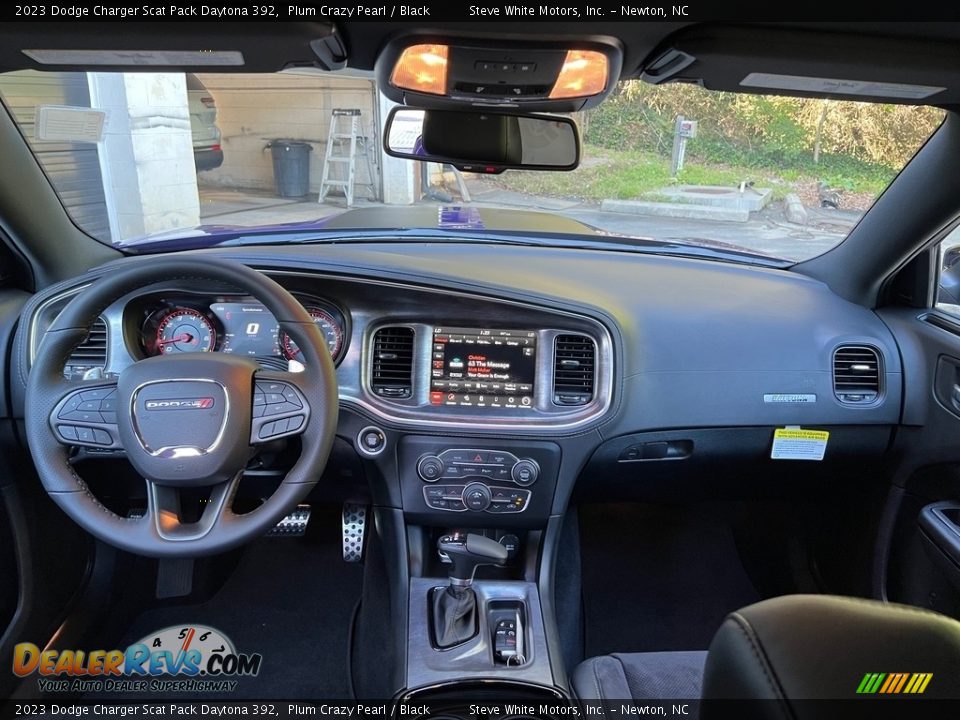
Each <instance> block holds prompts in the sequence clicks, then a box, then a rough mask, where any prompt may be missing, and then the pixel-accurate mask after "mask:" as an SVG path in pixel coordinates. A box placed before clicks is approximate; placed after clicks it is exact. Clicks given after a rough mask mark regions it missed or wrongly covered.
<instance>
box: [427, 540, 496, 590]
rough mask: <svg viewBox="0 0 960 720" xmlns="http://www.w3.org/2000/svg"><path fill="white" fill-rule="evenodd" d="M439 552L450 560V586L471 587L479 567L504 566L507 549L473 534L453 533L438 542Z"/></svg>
mask: <svg viewBox="0 0 960 720" xmlns="http://www.w3.org/2000/svg"><path fill="white" fill-rule="evenodd" d="M437 550H438V551H439V552H441V553H443V554H444V555H446V556H447V557H449V558H450V562H451V563H453V565H452V567H451V568H450V584H451V585H453V586H455V587H470V585H471V583H472V582H473V574H474V572H476V569H477V567H478V566H479V565H502V564H503V563H504V561H505V560H506V559H507V549H506V548H505V547H504V546H503V545H501V544H500V543H498V542H497V541H496V540H491V539H490V538H488V537H484V536H483V535H474V534H473V533H469V534H468V533H451V534H449V535H444V536H443V537H441V538H440V539H439V540H438V541H437Z"/></svg>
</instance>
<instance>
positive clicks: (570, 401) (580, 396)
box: [553, 335, 597, 405]
mask: <svg viewBox="0 0 960 720" xmlns="http://www.w3.org/2000/svg"><path fill="white" fill-rule="evenodd" d="M596 357H597V348H596V345H594V343H593V340H591V339H590V338H588V337H587V336H586V335H558V336H557V339H556V341H555V342H554V361H553V402H554V403H555V404H557V405H586V404H587V403H588V402H590V401H591V400H592V399H593V388H594V382H595V377H596V375H595V373H596Z"/></svg>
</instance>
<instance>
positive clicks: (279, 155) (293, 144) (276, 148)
mask: <svg viewBox="0 0 960 720" xmlns="http://www.w3.org/2000/svg"><path fill="white" fill-rule="evenodd" d="M267 147H268V148H270V154H271V155H272V156H273V181H274V183H275V185H276V188H277V195H279V196H280V197H303V196H304V195H306V194H307V193H308V192H310V151H311V150H313V146H311V145H310V144H309V143H305V142H301V141H299V140H271V141H270V142H269V143H267Z"/></svg>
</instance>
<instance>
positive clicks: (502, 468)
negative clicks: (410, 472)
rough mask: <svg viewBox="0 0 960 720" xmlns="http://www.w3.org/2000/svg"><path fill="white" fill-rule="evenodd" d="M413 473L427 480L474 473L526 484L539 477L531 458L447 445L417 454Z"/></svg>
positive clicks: (452, 477) (459, 476)
mask: <svg viewBox="0 0 960 720" xmlns="http://www.w3.org/2000/svg"><path fill="white" fill-rule="evenodd" d="M417 475H419V476H420V479H421V480H423V481H424V482H431V483H432V482H437V481H439V480H454V479H457V480H458V479H460V478H465V477H477V478H486V479H487V480H505V481H507V482H512V483H515V484H517V485H520V486H523V487H526V486H528V485H533V484H534V483H535V482H536V481H537V478H539V477H540V466H539V465H538V464H537V461H536V460H533V459H532V458H523V459H521V458H518V457H517V456H516V455H514V454H513V453H511V452H508V451H506V450H478V449H464V450H462V449H449V450H444V451H442V452H441V453H439V454H437V455H424V456H423V457H421V458H420V460H419V461H418V462H417Z"/></svg>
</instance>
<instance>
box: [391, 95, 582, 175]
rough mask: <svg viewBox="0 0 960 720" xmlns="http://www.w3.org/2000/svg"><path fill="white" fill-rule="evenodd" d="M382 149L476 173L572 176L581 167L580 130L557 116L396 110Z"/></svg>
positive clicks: (567, 119) (392, 114)
mask: <svg viewBox="0 0 960 720" xmlns="http://www.w3.org/2000/svg"><path fill="white" fill-rule="evenodd" d="M383 147H384V150H385V151H386V153H387V154H388V155H391V156H393V157H398V158H407V159H409V160H421V161H425V162H435V163H444V164H447V165H453V166H454V167H455V168H457V169H458V170H464V171H468V172H477V173H499V172H503V171H504V170H509V169H524V170H573V169H574V168H575V167H577V165H578V164H579V163H580V136H579V134H578V133H577V126H576V124H575V123H574V122H573V121H572V120H570V119H569V118H565V117H559V116H554V115H508V114H503V113H493V112H486V111H479V110H466V111H459V110H415V109H412V108H403V107H396V108H394V109H393V110H392V111H391V112H390V115H389V117H388V118H387V125H386V127H385V128H384V132H383Z"/></svg>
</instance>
